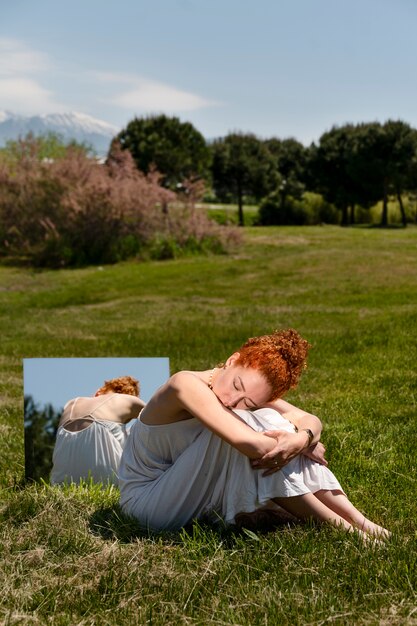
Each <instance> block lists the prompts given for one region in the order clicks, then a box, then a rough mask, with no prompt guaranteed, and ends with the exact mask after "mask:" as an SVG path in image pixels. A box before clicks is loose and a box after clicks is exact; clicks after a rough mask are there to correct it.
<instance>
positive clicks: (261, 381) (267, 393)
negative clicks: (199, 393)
mask: <svg viewBox="0 0 417 626" xmlns="http://www.w3.org/2000/svg"><path fill="white" fill-rule="evenodd" d="M238 357H239V354H238V353H236V354H235V355H232V356H231V357H230V358H229V359H228V360H227V362H226V366H225V368H223V369H221V370H220V371H218V372H217V374H215V376H214V380H213V391H214V393H215V394H216V396H217V397H218V399H219V400H220V402H221V403H222V404H224V406H226V407H227V408H229V409H252V410H253V409H256V408H257V407H260V406H263V405H264V404H265V403H267V402H268V401H269V400H270V398H271V387H270V385H269V383H268V382H267V381H266V379H265V378H264V376H263V375H262V374H261V373H260V372H259V371H258V370H256V369H253V368H251V367H242V366H241V365H237V364H236V361H237V359H238Z"/></svg>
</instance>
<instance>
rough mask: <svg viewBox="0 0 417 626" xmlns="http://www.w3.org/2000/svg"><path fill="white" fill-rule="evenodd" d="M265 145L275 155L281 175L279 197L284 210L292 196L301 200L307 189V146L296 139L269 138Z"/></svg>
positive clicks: (283, 210)
mask: <svg viewBox="0 0 417 626" xmlns="http://www.w3.org/2000/svg"><path fill="white" fill-rule="evenodd" d="M265 145H266V147H267V148H268V150H269V151H270V153H271V154H272V155H273V156H274V157H275V160H276V168H277V170H278V172H279V174H280V176H281V179H282V181H281V184H280V187H279V198H280V206H281V210H282V212H285V205H286V200H287V198H288V197H289V196H290V197H292V198H294V199H296V200H300V199H301V197H302V194H303V192H304V191H305V169H306V164H307V152H308V151H307V148H305V147H304V146H303V144H302V143H300V142H299V141H297V140H296V139H293V138H289V139H277V138H275V137H273V138H272V139H267V140H266V141H265Z"/></svg>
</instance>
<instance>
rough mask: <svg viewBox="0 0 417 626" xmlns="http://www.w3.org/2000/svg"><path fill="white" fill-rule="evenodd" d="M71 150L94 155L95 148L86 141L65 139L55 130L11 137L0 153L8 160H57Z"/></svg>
mask: <svg viewBox="0 0 417 626" xmlns="http://www.w3.org/2000/svg"><path fill="white" fill-rule="evenodd" d="M69 151H72V152H79V153H80V154H84V155H86V156H94V150H93V148H92V147H91V146H89V145H87V144H86V143H79V142H77V141H75V140H71V141H65V139H64V138H63V137H62V136H61V135H60V134H59V133H53V132H49V133H45V134H44V135H36V136H35V135H34V134H33V133H28V134H27V135H26V136H25V137H20V138H19V139H10V140H9V141H7V142H6V145H5V146H4V148H0V155H1V156H2V157H3V158H4V159H5V160H8V161H21V160H22V159H36V160H38V161H55V160H57V159H63V158H65V157H66V156H67V155H68V152H69Z"/></svg>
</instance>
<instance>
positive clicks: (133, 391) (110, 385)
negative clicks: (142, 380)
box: [97, 376, 140, 396]
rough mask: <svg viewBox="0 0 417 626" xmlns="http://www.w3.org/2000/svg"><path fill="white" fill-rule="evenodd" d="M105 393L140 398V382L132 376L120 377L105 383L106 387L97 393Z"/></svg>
mask: <svg viewBox="0 0 417 626" xmlns="http://www.w3.org/2000/svg"><path fill="white" fill-rule="evenodd" d="M103 393H126V394H128V395H129V396H139V393H140V386H139V381H138V380H137V379H136V378H133V377H132V376H119V378H112V379H111V380H106V381H104V385H103V386H102V387H100V389H99V390H98V391H97V394H98V395H102V394H103Z"/></svg>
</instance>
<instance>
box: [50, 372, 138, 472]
mask: <svg viewBox="0 0 417 626" xmlns="http://www.w3.org/2000/svg"><path fill="white" fill-rule="evenodd" d="M139 391H140V389H139V381H138V380H136V378H132V376H119V377H118V378H112V379H111V380H106V381H105V382H104V384H103V385H102V386H101V387H100V389H98V390H97V391H96V393H95V395H94V396H93V397H78V398H74V399H72V400H69V401H68V402H67V404H66V405H65V407H64V411H63V413H62V416H61V419H60V421H59V424H58V431H57V435H56V442H55V447H54V452H53V457H52V463H53V465H52V471H51V477H50V480H51V484H52V485H57V484H62V483H67V482H73V483H79V482H80V481H81V480H89V479H90V478H91V479H92V480H94V482H101V483H104V484H107V483H112V484H115V485H117V472H118V468H119V463H120V457H121V456H122V450H123V447H124V445H125V443H126V439H127V435H128V432H127V428H126V424H127V423H128V422H130V420H132V419H134V418H136V417H138V415H139V412H140V411H141V409H142V408H143V407H144V405H145V403H144V402H143V400H141V399H140V398H139V397H138V396H139Z"/></svg>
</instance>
